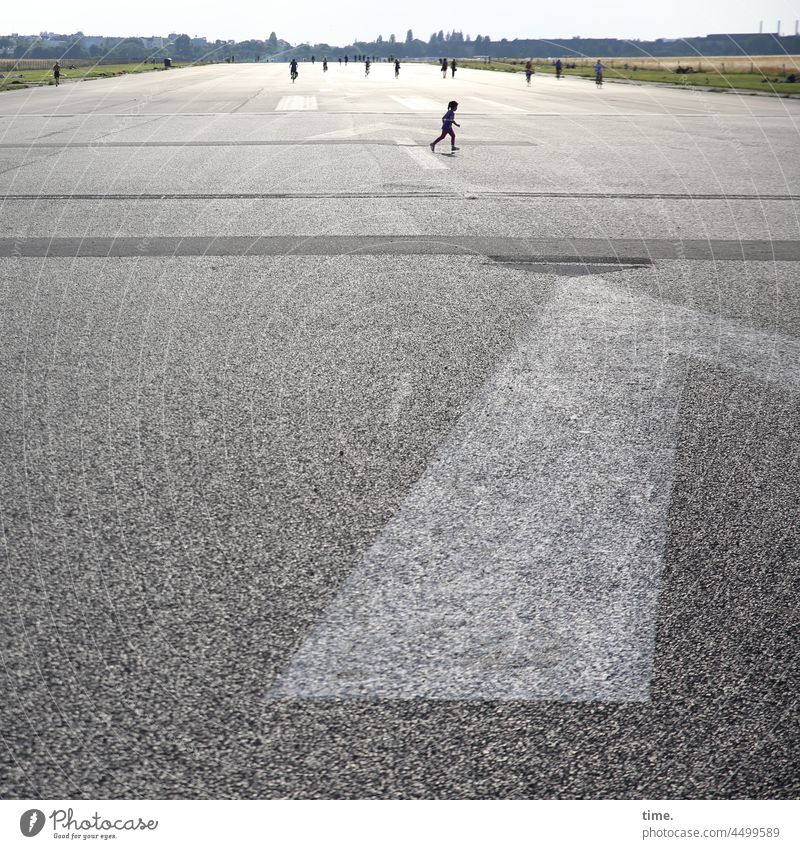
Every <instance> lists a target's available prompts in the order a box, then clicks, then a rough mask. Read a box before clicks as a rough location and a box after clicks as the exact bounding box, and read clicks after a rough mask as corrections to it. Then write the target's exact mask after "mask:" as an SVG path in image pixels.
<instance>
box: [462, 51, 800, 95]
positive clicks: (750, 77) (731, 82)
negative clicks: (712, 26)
mask: <svg viewBox="0 0 800 849" xmlns="http://www.w3.org/2000/svg"><path fill="white" fill-rule="evenodd" d="M619 61H620V60H615V63H618V62H619ZM592 64H593V63H592ZM459 65H460V67H462V68H477V69H479V70H482V71H506V72H509V73H516V74H522V73H524V72H525V60H524V59H522V60H520V59H515V60H506V61H503V60H497V61H492V62H489V63H487V62H474V61H470V60H468V59H465V60H463V61H461V62H460V63H459ZM605 65H606V69H605V79H606V80H615V79H617V80H635V81H637V82H645V83H669V84H671V85H679V86H686V87H692V86H710V87H712V88H717V89H729V88H733V89H742V90H750V91H766V92H770V93H772V94H800V71H798V72H797V75H798V82H794V83H788V82H786V77H785V76H783V75H780V76H777V75H775V74H763V73H749V72H748V71H740V70H738V69H737V70H734V71H727V72H725V73H721V72H719V71H718V70H709V71H708V72H705V71H701V72H699V73H692V74H676V73H674V72H671V71H669V70H657V69H639V70H636V71H634V70H632V69H627V70H626V69H624V68H621V67H609V64H608V62H605ZM534 68H535V71H536V73H537V74H555V68H554V67H553V66H552V65H551V64H544V63H541V62H539V63H534ZM563 74H564V76H577V77H586V78H587V79H594V71H593V70H592V67H591V65H588V64H587V65H583V66H579V67H577V68H564V70H563Z"/></svg>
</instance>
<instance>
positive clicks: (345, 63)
mask: <svg viewBox="0 0 800 849" xmlns="http://www.w3.org/2000/svg"><path fill="white" fill-rule="evenodd" d="M349 61H350V60H349V59H348V58H347V56H345V57H344V66H345V68H346V67H347V63H348V62H349Z"/></svg>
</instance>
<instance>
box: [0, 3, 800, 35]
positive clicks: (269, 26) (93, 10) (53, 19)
mask: <svg viewBox="0 0 800 849" xmlns="http://www.w3.org/2000/svg"><path fill="white" fill-rule="evenodd" d="M798 17H800V7H798V6H797V5H796V4H792V3H789V2H786V0H769V2H765V3H760V4H754V3H753V2H751V0H706V2H704V3H702V4H698V3H697V2H696V0H674V2H672V3H671V4H663V3H641V2H633V0H610V2H609V3H606V4H602V5H601V4H598V3H596V2H589V0H575V1H574V2H573V3H572V4H570V6H569V7H568V8H564V7H553V8H543V9H540V10H536V11H535V12H533V11H532V10H531V7H530V5H529V4H528V3H521V2H511V3H509V4H506V5H504V6H503V7H502V8H498V9H487V8H486V4H485V2H483V0H480V2H479V0H462V2H461V3H460V4H459V5H458V6H457V7H456V8H455V9H454V10H453V13H452V14H448V13H442V12H440V11H436V10H432V9H431V6H430V4H429V3H427V2H423V1H422V0H408V2H407V3H405V5H404V6H403V8H402V10H400V11H395V10H393V9H391V8H387V7H386V6H385V5H384V4H377V3H375V4H373V3H365V2H363V0H340V1H339V2H333V1H332V0H326V2H323V0H299V2H297V3H294V4H293V5H292V6H291V8H278V9H275V10H273V11H267V10H262V9H256V10H253V9H252V8H248V6H247V5H246V4H245V3H243V2H242V0H231V2H229V3H227V4H226V5H225V7H224V10H223V11H220V10H219V9H213V8H211V9H201V8H199V7H197V5H196V4H194V3H191V4H190V3H189V2H188V0H174V2H173V3H171V4H170V6H169V8H167V9H165V8H164V6H163V4H162V3H156V2H154V0H141V2H140V3H139V4H138V6H137V9H136V13H135V17H134V16H132V15H131V13H130V11H129V10H128V9H121V10H120V9H118V8H116V7H114V6H111V5H109V4H107V3H101V2H99V0H74V2H72V3H71V4H70V5H69V6H68V7H67V6H57V7H53V8H51V9H48V10H47V11H46V12H45V11H41V10H40V9H37V8H36V7H33V8H16V7H14V8H11V9H9V10H7V11H6V12H4V15H3V23H2V26H3V28H4V29H5V30H6V32H4V33H2V34H3V35H7V34H10V33H12V32H17V33H19V34H20V35H31V34H38V33H39V32H42V31H47V32H61V33H73V32H78V31H80V32H83V33H84V34H85V35H105V36H135V35H138V36H149V35H167V34H168V33H170V32H178V33H186V34H187V35H189V36H191V37H195V36H205V37H206V38H208V39H209V40H212V41H213V40H214V39H218V38H219V39H226V40H227V39H236V40H237V41H243V40H245V39H249V38H254V39H266V38H267V37H268V36H269V34H270V32H273V31H274V32H275V33H276V34H277V35H278V37H279V38H283V39H286V40H287V41H289V42H291V43H292V44H298V43H302V42H310V43H328V44H331V45H337V44H338V45H344V44H350V43H352V42H353V41H354V40H355V39H358V40H360V41H373V40H375V38H376V37H377V36H378V35H382V36H383V38H384V39H388V38H389V36H390V35H391V34H392V33H393V34H394V35H395V36H396V38H397V40H398V41H403V40H405V37H406V31H407V30H408V29H409V28H411V29H412V30H413V32H414V35H415V37H417V38H421V39H423V40H425V41H427V39H428V38H429V37H430V35H431V33H433V32H438V31H439V30H445V31H448V30H460V31H461V32H463V33H464V35H467V34H469V35H471V36H472V38H475V36H477V35H484V36H486V35H489V36H491V38H492V39H494V40H499V39H501V38H507V39H509V40H513V39H514V38H571V37H573V36H581V37H583V38H622V39H625V38H627V39H641V40H652V39H655V38H680V37H690V36H702V35H706V34H708V33H713V32H731V33H734V32H758V26H759V21H760V20H763V21H764V32H775V31H776V24H777V21H778V19H780V20H781V31H782V34H784V35H791V34H793V33H794V31H795V19H796V18H798ZM447 18H455V19H456V20H447Z"/></svg>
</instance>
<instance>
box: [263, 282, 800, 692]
mask: <svg viewBox="0 0 800 849" xmlns="http://www.w3.org/2000/svg"><path fill="white" fill-rule="evenodd" d="M686 357H699V358H703V359H709V360H711V361H713V362H715V363H721V364H723V365H725V366H726V367H730V368H735V369H738V370H740V371H745V372H747V373H748V374H751V375H753V376H754V377H756V379H761V380H765V381H772V382H776V383H779V384H780V385H781V386H782V387H784V388H788V389H790V390H792V391H795V392H797V391H798V390H800V375H798V372H797V369H796V362H797V359H798V357H800V343H799V342H798V341H797V340H795V339H791V338H789V337H785V336H782V335H780V334H777V333H775V334H770V333H765V332H763V331H760V330H754V329H752V328H749V327H747V326H744V325H741V324H739V323H738V322H734V321H729V320H726V319H722V318H720V317H716V316H711V315H708V314H706V313H701V312H697V311H693V310H690V309H685V308H681V307H674V306H672V305H670V304H666V303H663V302H660V301H655V300H652V299H649V298H646V297H636V296H631V295H629V294H628V293H626V292H625V291H623V290H622V289H621V288H620V289H617V288H615V287H614V286H613V285H611V284H609V283H607V282H606V281H604V280H602V279H600V278H597V277H582V278H572V279H570V280H567V281H565V282H563V283H562V284H561V285H560V286H559V287H558V289H557V294H556V296H555V297H554V299H553V300H552V302H551V303H550V304H548V305H547V306H546V307H544V308H543V309H542V313H541V315H540V317H539V320H538V321H537V322H536V323H535V324H534V325H533V326H532V327H531V328H530V330H529V331H528V332H527V333H526V334H524V335H523V336H522V337H521V338H520V339H519V340H518V343H517V345H516V348H515V350H514V351H513V352H512V353H511V355H510V356H509V357H508V359H507V360H506V361H505V362H504V363H503V364H502V365H501V366H500V367H499V368H498V369H497V370H496V371H495V373H494V374H493V375H492V376H491V377H490V378H489V380H488V381H487V382H486V384H485V385H484V387H483V388H482V390H481V391H480V392H479V394H478V395H477V396H476V399H475V401H474V403H473V404H472V406H471V407H470V409H469V410H468V411H467V412H466V413H465V414H464V415H463V416H462V418H461V419H460V421H459V422H458V423H457V425H456V426H455V427H454V429H453V431H452V432H451V433H450V435H449V436H448V437H447V438H446V439H445V441H444V442H443V443H442V446H441V447H440V450H439V451H438V452H437V455H436V456H435V458H434V459H433V461H432V462H431V463H430V464H429V466H428V468H427V470H426V471H425V473H424V474H423V475H422V477H421V478H420V479H419V480H418V481H417V483H416V484H415V485H414V486H413V487H412V489H411V491H410V492H409V493H408V495H407V497H406V498H405V500H404V502H403V504H402V505H401V507H400V508H399V510H398V512H397V513H396V515H395V517H394V518H393V519H392V520H391V521H390V522H389V523H388V524H387V525H386V526H385V527H384V529H383V531H382V532H381V534H380V536H379V537H378V539H377V540H376V541H375V543H374V544H373V545H372V546H371V547H370V549H369V550H368V551H367V552H366V554H365V555H364V557H363V559H362V561H361V562H360V564H359V565H358V566H357V567H356V568H355V569H354V571H353V572H352V573H351V575H350V576H349V577H348V578H347V580H346V581H345V582H344V584H343V585H342V587H341V589H340V591H339V593H338V595H337V596H336V598H335V599H334V601H333V602H332V603H331V605H330V606H329V608H328V610H327V611H326V613H325V614H324V616H323V617H322V619H321V620H320V621H319V623H318V624H317V626H316V627H315V628H314V629H312V631H311V632H310V633H309V634H308V636H307V637H306V639H305V641H304V642H303V643H302V644H301V646H300V648H299V650H298V651H297V652H296V654H295V655H294V657H293V658H292V660H291V663H290V664H289V666H288V668H287V669H286V670H285V671H284V672H283V673H282V674H281V675H279V676H278V678H277V679H276V681H275V682H274V684H273V685H272V687H271V688H270V689H269V690H268V692H267V697H268V698H278V699H280V698H292V699H294V698H380V699H413V698H428V699H463V700H469V699H486V700H548V701H594V700H602V701H608V702H643V701H647V700H648V699H649V693H650V678H651V674H652V666H653V651H654V642H655V620H656V604H657V597H658V591H659V584H660V578H661V572H662V565H663V552H664V547H665V540H666V531H667V510H668V505H669V496H670V492H671V486H672V475H673V467H674V455H675V450H676V440H677V436H676V423H677V420H678V406H679V402H680V398H681V395H682V390H683V380H684V377H685V374H686V370H685V358H686Z"/></svg>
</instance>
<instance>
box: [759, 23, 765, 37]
mask: <svg viewBox="0 0 800 849" xmlns="http://www.w3.org/2000/svg"><path fill="white" fill-rule="evenodd" d="M763 32H764V21H759V22H758V34H759V35H761V33H763Z"/></svg>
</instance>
